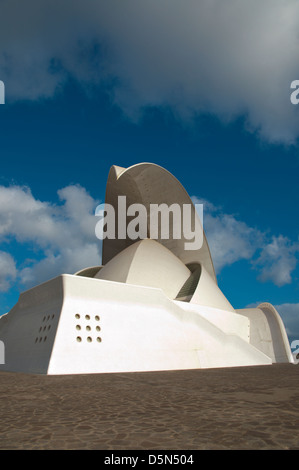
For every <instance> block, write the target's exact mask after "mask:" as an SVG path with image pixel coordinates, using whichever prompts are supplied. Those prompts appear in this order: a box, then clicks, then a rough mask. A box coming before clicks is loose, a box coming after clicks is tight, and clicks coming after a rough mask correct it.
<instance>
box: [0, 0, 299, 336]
mask: <svg viewBox="0 0 299 470" xmlns="http://www.w3.org/2000/svg"><path fill="white" fill-rule="evenodd" d="M24 4H25V5H24ZM224 4H225V5H224ZM298 23H299V11H298V5H297V2H295V1H291V0H288V1H286V2H283V3H282V2H278V1H276V0H271V1H270V0H265V1H263V2H260V1H259V2H258V1H257V0H253V1H250V2H249V1H248V0H247V1H245V0H243V1H238V2H236V1H233V0H228V1H227V2H221V1H220V0H216V1H213V2H211V1H210V2H207V1H204V0H192V1H191V0H187V1H184V2H181V1H178V0H172V1H170V0H163V1H159V2H158V1H155V0H154V1H152V0H151V1H148V0H144V1H143V2H138V1H137V0H125V1H123V2H119V1H116V0H111V1H102V0H98V1H91V0H87V1H85V2H83V1H76V0H75V1H72V2H71V1H69V0H60V1H59V2H58V1H56V0H54V1H51V2H50V1H48V0H44V1H36V0H28V1H27V2H21V1H18V0H12V1H8V0H2V1H1V2H0V79H1V80H3V82H4V83H5V104H4V105H1V106H0V141H1V149H0V155H1V172H0V313H5V312H7V311H8V310H9V309H10V308H11V307H12V306H13V305H14V304H15V303H16V301H17V299H18V295H19V292H20V291H23V290H25V289H27V288H29V287H32V286H33V285H36V284H38V283H39V282H41V281H44V280H46V279H49V278H51V277H53V276H56V275H58V274H60V273H61V272H70V273H73V272H75V271H76V270H78V269H80V268H83V267H85V266H89V265H96V264H98V263H99V262H100V246H99V243H98V240H97V239H96V237H95V234H94V226H95V223H96V220H95V217H94V209H95V207H96V206H97V204H98V203H99V202H102V201H103V200H104V197H105V185H106V179H107V175H108V172H109V169H110V166H111V165H113V164H116V165H120V166H124V167H128V166H130V165H132V164H135V163H138V162H153V163H157V164H159V165H161V166H163V167H164V168H166V169H167V170H169V171H170V172H171V173H173V174H174V175H175V176H176V177H177V178H178V179H179V180H180V182H181V183H182V184H183V186H184V187H185V188H186V190H187V192H188V193H189V195H190V196H192V197H193V198H194V201H200V202H204V204H205V205H204V228H205V230H206V234H207V237H208V242H209V244H210V248H211V251H212V256H213V259H214V263H215V266H216V270H217V278H218V282H219V285H220V287H221V288H222V290H223V292H224V293H225V295H226V296H227V297H228V299H229V300H230V302H231V303H232V304H233V306H234V307H235V308H244V307H246V306H248V305H251V304H256V303H259V302H262V301H268V302H271V303H272V304H273V305H275V306H276V307H277V309H278V311H279V313H280V314H281V316H282V318H283V320H284V322H285V324H286V327H287V331H288V335H289V338H290V340H293V339H299V288H298V287H299V284H298V276H299V268H298V259H299V238H298V220H299V196H298V181H299V151H298V150H299V148H298V136H299V119H298V116H299V114H298V113H299V106H298V108H297V107H296V106H294V105H293V104H292V103H291V102H290V94H291V90H290V84H291V82H292V81H293V80H295V79H299V69H298V58H297V51H298V47H297V46H299V40H298V37H297V31H298V26H299V25H298Z"/></svg>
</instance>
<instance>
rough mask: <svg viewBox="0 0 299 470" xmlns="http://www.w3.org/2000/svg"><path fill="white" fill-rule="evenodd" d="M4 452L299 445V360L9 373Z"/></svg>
mask: <svg viewBox="0 0 299 470" xmlns="http://www.w3.org/2000/svg"><path fill="white" fill-rule="evenodd" d="M0 449H1V450H5V449H44V450H46V449H49V450H54V449H65V450H67V449H74V450H79V449H90V450H91V449H104V450H120V449H122V450H130V449H135V450H140V449H145V450H157V449H160V450H173V449H175V450H186V449H188V450H195V449H196V450H201V449H210V450H216V449H219V450H221V449H249V450H251V449H265V450H268V449H269V450H270V449H299V366H297V365H293V364H280V365H272V366H260V367H242V368H230V369H210V370H190V371H170V372H144V373H127V374H124V373H121V374H120V373H117V374H94V375H68V376H42V375H26V374H18V373H6V372H0Z"/></svg>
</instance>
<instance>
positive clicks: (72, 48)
mask: <svg viewBox="0 0 299 470" xmlns="http://www.w3.org/2000/svg"><path fill="white" fill-rule="evenodd" d="M298 29H299V3H298V2H297V0H285V1H284V2H282V1H280V0H263V1H262V2H261V1H260V0H250V2H249V1H248V0H227V1H225V2H223V1H222V0H186V1H184V2H183V1H181V0H143V1H142V2H140V0H124V1H121V2H120V1H119V0H109V1H107V0H97V2H95V1H94V0H85V1H84V2H82V1H78V0H43V2H42V4H41V2H40V1H39V0H27V1H26V2H24V1H22V0H2V1H1V6H0V76H1V79H2V80H3V81H4V82H5V84H6V92H7V98H8V99H7V102H9V100H12V99H23V98H25V99H38V98H40V97H51V96H53V94H54V93H55V92H56V91H57V90H59V88H60V87H61V85H63V83H64V82H65V81H66V79H67V78H68V77H69V76H72V77H74V78H75V79H76V80H78V81H79V82H80V83H81V84H82V85H83V86H85V85H87V86H88V85H89V84H90V83H92V84H97V83H102V81H103V80H107V79H109V78H116V79H117V80H114V81H113V83H114V85H113V91H114V101H115V102H116V103H117V104H118V105H119V106H121V107H122V108H123V109H124V111H125V112H126V113H127V114H128V115H129V116H131V117H134V118H136V117H137V118H138V116H139V114H140V113H141V112H142V110H143V109H144V107H147V106H161V105H162V106H169V107H170V108H171V109H172V110H173V112H174V113H175V114H176V115H177V116H178V117H179V118H180V119H182V120H192V117H193V115H194V113H201V112H208V113H214V114H216V115H217V116H219V117H220V118H221V119H224V120H226V121H230V120H231V119H234V118H235V117H236V116H239V115H243V114H244V115H246V116H247V123H246V126H247V128H248V129H250V130H252V131H257V132H259V133H260V135H261V136H262V137H263V138H265V139H268V140H269V141H274V142H276V141H282V142H285V143H292V142H293V141H294V140H295V139H296V138H297V136H298V135H299V131H298V129H299V126H298V113H297V108H296V106H294V105H292V104H291V102H290V95H291V90H290V84H291V82H292V81H293V80H294V79H298V78H299V77H298V76H297V73H298V67H297V65H298V47H299V36H298Z"/></svg>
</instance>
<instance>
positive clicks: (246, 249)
mask: <svg viewBox="0 0 299 470" xmlns="http://www.w3.org/2000/svg"><path fill="white" fill-rule="evenodd" d="M192 201H193V202H194V203H198V204H200V203H203V224H204V230H205V233H206V235H207V239H208V243H209V247H210V251H211V255H212V259H213V262H214V266H215V270H216V272H217V273H220V271H221V270H222V269H223V268H224V267H225V266H229V265H231V264H233V263H235V262H236V261H239V260H241V259H246V260H251V259H252V257H253V256H254V254H255V252H256V251H257V249H258V248H259V247H260V246H261V244H262V240H263V235H262V233H261V232H259V231H258V230H257V229H254V228H251V227H249V226H248V225H247V224H246V223H244V222H242V221H240V220H238V219H237V218H236V217H235V216H233V215H231V214H225V213H224V212H223V211H222V210H221V208H217V207H216V206H214V205H213V204H212V203H210V202H209V201H206V200H200V199H198V198H197V197H196V196H193V197H192Z"/></svg>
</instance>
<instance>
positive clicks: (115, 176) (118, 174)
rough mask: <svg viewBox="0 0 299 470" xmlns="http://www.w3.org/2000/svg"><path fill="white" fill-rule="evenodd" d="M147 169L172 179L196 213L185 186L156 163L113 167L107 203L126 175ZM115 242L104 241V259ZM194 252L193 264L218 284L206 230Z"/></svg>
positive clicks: (109, 176) (110, 174)
mask: <svg viewBox="0 0 299 470" xmlns="http://www.w3.org/2000/svg"><path fill="white" fill-rule="evenodd" d="M146 167H153V168H157V169H158V170H159V171H160V172H161V175H163V174H164V175H167V177H168V178H170V179H171V180H172V181H173V182H174V184H175V185H176V186H177V188H178V189H179V190H180V191H181V192H182V193H183V194H184V195H185V197H186V198H187V199H188V201H189V202H190V204H191V205H192V207H193V208H194V211H195V213H196V209H195V206H194V204H193V202H192V200H191V198H190V196H189V194H188V192H187V191H186V189H185V188H184V186H183V185H182V184H181V183H180V181H179V180H178V179H177V178H176V177H175V176H174V175H173V174H172V173H171V172H170V171H168V170H166V169H165V168H163V167H162V166H160V165H158V164H156V163H150V162H142V163H136V164H134V165H131V166H129V167H127V168H124V167H121V166H118V165H112V166H111V168H110V171H109V174H108V178H107V185H106V195H105V202H106V203H109V200H110V196H111V193H110V192H111V190H112V188H113V190H114V191H116V187H115V183H117V182H119V181H120V180H121V178H122V177H124V175H130V176H131V174H132V172H134V170H136V169H140V170H142V169H145V168H146ZM141 196H142V195H141ZM162 202H163V201H162V200H161V203H162ZM175 202H179V201H176V200H174V201H173V203H175ZM113 242H115V240H110V239H107V238H106V239H104V240H103V248H102V250H103V258H104V252H105V251H107V248H108V246H109V244H111V243H113ZM105 249H106V250H105ZM183 251H184V250H183ZM194 251H195V252H197V253H196V255H195V256H194V260H193V262H199V263H202V264H203V265H204V266H205V268H206V269H207V271H208V272H209V273H210V275H211V276H212V278H213V279H214V280H215V282H216V283H217V278H216V273H215V268H214V264H213V260H212V256H211V252H210V248H209V244H208V241H207V238H206V235H205V232H204V229H203V244H202V247H201V248H200V249H199V250H194ZM203 252H204V253H205V255H206V258H207V260H206V262H204V263H203V261H202V256H200V253H203ZM180 254H181V255H182V253H180ZM107 261H108V260H107V259H106V261H105V264H106V262H107Z"/></svg>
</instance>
